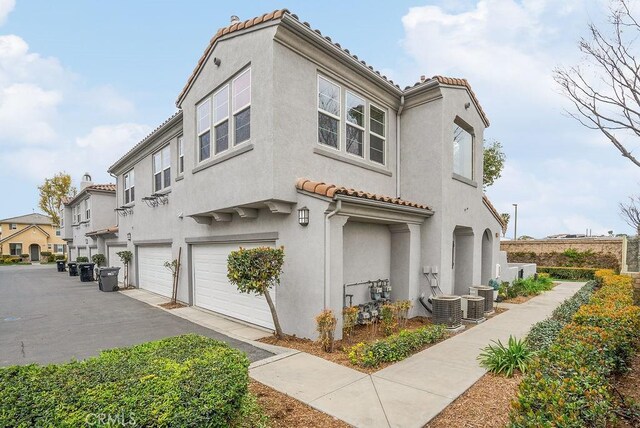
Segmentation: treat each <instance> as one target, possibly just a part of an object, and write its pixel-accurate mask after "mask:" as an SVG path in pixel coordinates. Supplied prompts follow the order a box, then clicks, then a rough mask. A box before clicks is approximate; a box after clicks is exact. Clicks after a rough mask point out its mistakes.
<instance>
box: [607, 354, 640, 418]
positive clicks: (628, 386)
mask: <svg viewBox="0 0 640 428" xmlns="http://www.w3.org/2000/svg"><path fill="white" fill-rule="evenodd" d="M629 367H630V368H629V371H628V372H627V373H625V374H624V375H622V376H619V377H618V378H617V379H616V380H615V381H614V383H613V386H614V387H615V388H616V390H617V391H618V392H619V393H620V394H622V395H623V396H624V397H625V399H628V400H634V401H635V402H636V403H640V353H637V354H636V355H635V356H634V357H633V359H632V360H631V364H630V366H629ZM611 426H612V427H614V428H637V427H638V424H636V425H634V424H633V423H631V422H629V421H625V420H618V421H617V422H616V423H615V424H612V425H611Z"/></svg>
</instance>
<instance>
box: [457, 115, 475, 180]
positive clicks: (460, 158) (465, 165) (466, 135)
mask: <svg viewBox="0 0 640 428" xmlns="http://www.w3.org/2000/svg"><path fill="white" fill-rule="evenodd" d="M453 173H454V174H458V175H460V176H462V177H464V178H468V179H469V180H473V135H471V133H470V132H469V131H467V130H466V129H464V128H462V127H461V126H459V125H458V124H454V125H453Z"/></svg>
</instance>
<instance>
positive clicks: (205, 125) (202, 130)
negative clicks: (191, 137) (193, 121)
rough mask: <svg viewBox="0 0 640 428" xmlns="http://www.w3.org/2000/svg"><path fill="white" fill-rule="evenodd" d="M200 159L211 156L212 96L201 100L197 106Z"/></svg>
mask: <svg viewBox="0 0 640 428" xmlns="http://www.w3.org/2000/svg"><path fill="white" fill-rule="evenodd" d="M196 110H197V122H198V123H197V128H198V161H200V162H202V161H203V160H206V159H209V157H211V98H207V99H206V100H204V101H203V102H201V103H200V104H199V105H198V106H197V108H196Z"/></svg>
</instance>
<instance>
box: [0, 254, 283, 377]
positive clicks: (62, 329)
mask: <svg viewBox="0 0 640 428" xmlns="http://www.w3.org/2000/svg"><path fill="white" fill-rule="evenodd" d="M185 333H197V334H201V335H203V336H208V337H211V338H213V339H217V340H222V341H224V342H226V343H228V344H229V345H230V346H232V347H234V348H236V349H239V350H242V351H244V352H245V353H246V354H247V356H248V358H249V360H251V361H257V360H261V359H263V358H267V357H270V356H271V355H272V354H271V353H269V352H267V351H264V350H262V349H259V348H256V347H254V346H251V345H250V344H248V343H245V342H241V341H239V340H236V339H232V338H230V337H227V336H225V335H223V334H220V333H217V332H215V331H213V330H209V329H208V328H206V327H202V326H200V325H197V324H194V323H192V322H189V321H187V320H185V319H182V318H179V317H177V316H174V315H171V314H169V313H167V312H166V311H163V310H162V309H159V308H154V307H151V306H149V305H147V304H146V303H142V302H139V301H137V300H134V299H131V298H129V297H127V296H124V295H122V294H121V293H104V292H101V291H99V290H98V286H97V283H96V282H90V283H87V282H80V279H79V277H70V276H69V274H68V273H67V272H65V273H58V272H57V271H56V267H55V265H42V266H40V265H33V266H0V366H7V365H12V364H29V363H43V364H44V363H56V362H64V361H69V360H71V359H84V358H87V357H90V356H94V355H98V354H99V353H100V350H102V349H109V348H115V347H123V346H130V345H135V344H139V343H143V342H148V341H151V340H157V339H162V338H165V337H171V336H176V335H180V334H185Z"/></svg>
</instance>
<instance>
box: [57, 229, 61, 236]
mask: <svg viewBox="0 0 640 428" xmlns="http://www.w3.org/2000/svg"><path fill="white" fill-rule="evenodd" d="M60 235H61V232H60V228H59V227H56V236H60Z"/></svg>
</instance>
